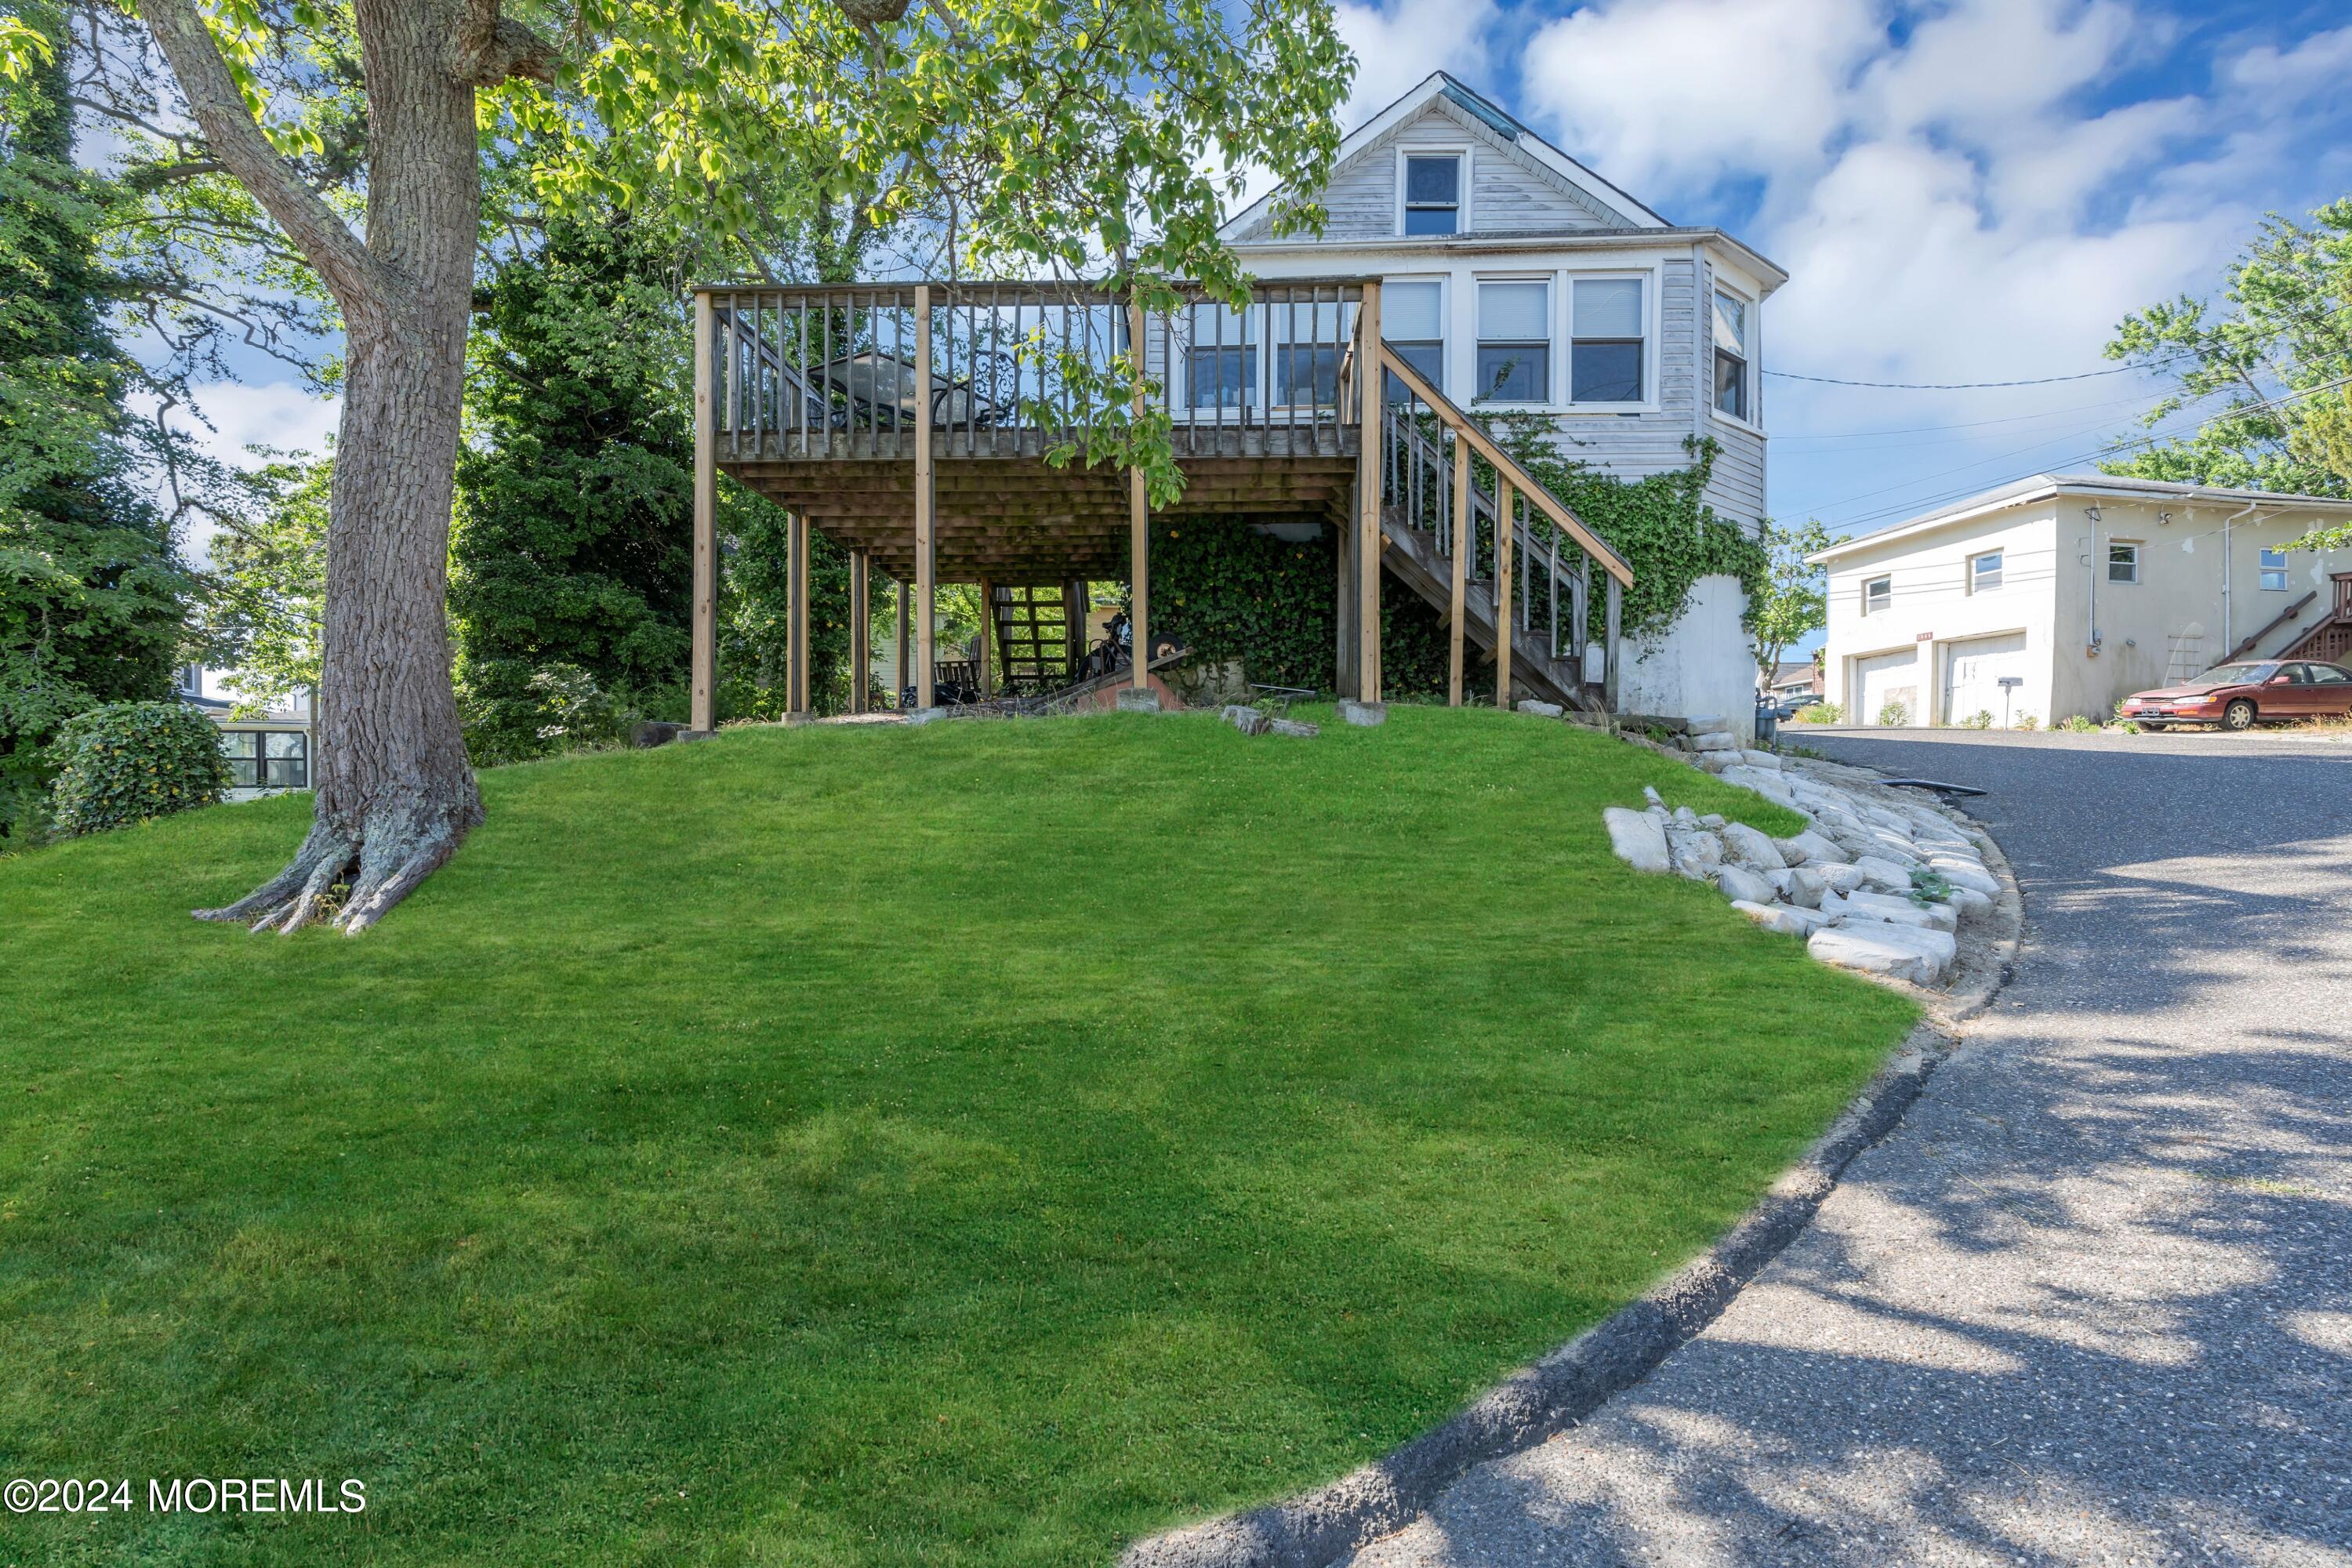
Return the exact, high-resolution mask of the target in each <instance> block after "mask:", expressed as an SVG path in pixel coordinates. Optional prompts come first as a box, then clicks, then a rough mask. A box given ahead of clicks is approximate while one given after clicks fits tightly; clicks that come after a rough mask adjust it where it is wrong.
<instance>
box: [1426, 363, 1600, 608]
mask: <svg viewBox="0 0 2352 1568" xmlns="http://www.w3.org/2000/svg"><path fill="white" fill-rule="evenodd" d="M1381 369H1383V370H1385V371H1387V372H1388V373H1389V374H1391V375H1393V376H1395V377H1396V378H1397V379H1398V380H1399V381H1401V382H1402V383H1404V384H1405V389H1406V390H1407V391H1409V392H1411V393H1412V395H1414V396H1416V397H1418V398H1420V399H1421V400H1422V401H1423V403H1426V404H1428V405H1429V406H1430V410H1431V411H1432V412H1433V413H1434V414H1435V415H1436V416H1438V418H1439V419H1440V420H1441V421H1442V422H1443V423H1444V425H1445V426H1446V427H1447V428H1448V429H1451V430H1452V431H1453V432H1454V435H1455V436H1456V437H1459V438H1461V439H1463V440H1465V441H1467V442H1469V443H1470V446H1471V448H1472V449H1473V450H1475V452H1476V453H1477V454H1478V455H1479V456H1480V457H1482V458H1486V461H1487V462H1489V463H1491V464H1493V465H1494V467H1495V469H1496V472H1498V473H1500V474H1501V475H1502V476H1503V477H1504V478H1505V479H1508V480H1510V481H1511V488H1512V489H1515V490H1517V491H1518V492H1519V493H1520V494H1522V495H1524V496H1526V497H1527V498H1528V502H1529V503H1530V504H1531V505H1533V506H1534V507H1535V508H1536V509H1537V510H1539V511H1541V512H1543V513H1544V515H1545V516H1547V517H1549V518H1550V519H1551V521H1552V525H1553V526H1554V527H1556V528H1558V529H1559V531H1561V532H1563V533H1566V534H1567V535H1568V536H1569V537H1570V539H1573V540H1575V541H1576V542H1577V543H1578V544H1580V545H1581V546H1582V547H1583V549H1584V552H1585V553H1586V554H1587V555H1590V556H1591V557H1592V558H1593V559H1594V560H1595V561H1598V562H1600V563H1601V570H1602V571H1604V572H1606V573H1608V574H1610V575H1611V576H1612V577H1614V578H1616V579H1617V581H1618V582H1620V583H1622V584H1624V585H1625V586H1627V587H1629V588H1630V587H1632V586H1633V567H1632V565H1631V564H1629V563H1627V562H1626V560H1625V558H1624V557H1623V556H1622V555H1620V554H1618V553H1617V552H1616V551H1615V550H1614V549H1612V547H1611V546H1610V544H1609V542H1608V541H1607V540H1604V539H1602V538H1601V536H1600V535H1599V534H1597V533H1595V532H1593V531H1591V529H1589V528H1587V527H1585V526H1584V520H1583V519H1582V518H1580V517H1578V516H1577V515H1576V513H1575V512H1573V511H1571V510H1569V508H1568V503H1567V502H1565V501H1563V500H1560V499H1559V497H1558V496H1555V495H1553V494H1552V493H1551V492H1550V491H1549V490H1548V489H1544V487H1543V484H1542V482H1541V481H1540V480H1538V479H1537V478H1536V477H1535V476H1534V475H1533V474H1530V473H1528V471H1527V469H1526V468H1522V467H1521V466H1520V464H1519V460H1518V459H1517V458H1514V457H1512V456H1511V455H1510V454H1509V453H1508V452H1506V451H1505V450H1503V448H1502V447H1500V446H1499V445H1498V444H1496V440H1495V438H1494V437H1491V436H1489V435H1487V434H1486V431H1485V430H1484V429H1483V428H1481V427H1480V426H1479V425H1478V423H1477V421H1475V419H1473V418H1471V416H1469V415H1468V414H1466V413H1465V412H1464V411H1463V410H1462V408H1461V406H1460V405H1457V404H1455V403H1454V400H1453V399H1452V398H1450V397H1448V396H1446V395H1445V394H1444V393H1442V392H1440V391H1438V390H1437V388H1435V387H1433V386H1432V385H1430V384H1429V382H1428V380H1427V379H1426V378H1425V377H1423V375H1422V374H1421V373H1420V372H1419V371H1417V370H1415V369H1413V368H1412V365H1411V364H1409V363H1406V362H1405V361H1404V360H1403V359H1402V358H1401V357H1400V356H1399V355H1398V353H1397V352H1396V351H1395V350H1394V349H1391V347H1389V345H1388V344H1387V343H1385V342H1383V343H1381ZM1474 488H1475V487H1474ZM1515 537H1516V536H1515Z"/></svg>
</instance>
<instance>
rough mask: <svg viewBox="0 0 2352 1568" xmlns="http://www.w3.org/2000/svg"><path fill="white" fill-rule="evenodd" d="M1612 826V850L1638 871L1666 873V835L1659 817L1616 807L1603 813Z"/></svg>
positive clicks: (1603, 818) (1619, 806) (1604, 819)
mask: <svg viewBox="0 0 2352 1568" xmlns="http://www.w3.org/2000/svg"><path fill="white" fill-rule="evenodd" d="M1601 821H1602V822H1604V823H1606V824H1607V825H1608V827H1609V847H1610V848H1612V849H1613V850H1615V851H1616V852H1617V858H1619V859H1620V860H1622V861H1624V862H1625V864H1627V865H1628V866H1631V867H1633V869H1635V870H1636V871H1666V870H1671V869H1672V866H1671V865H1670V864H1669V862H1668V861H1667V859H1666V836H1665V832H1664V829H1662V828H1660V827H1659V826H1658V824H1657V820H1656V818H1654V817H1653V816H1650V815H1649V814H1648V813H1646V812H1640V811H1630V810H1628V809H1626V808H1625V807H1624V806H1622V805H1612V806H1611V807H1609V808H1608V809H1607V810H1605V811H1603V812H1602V813H1601Z"/></svg>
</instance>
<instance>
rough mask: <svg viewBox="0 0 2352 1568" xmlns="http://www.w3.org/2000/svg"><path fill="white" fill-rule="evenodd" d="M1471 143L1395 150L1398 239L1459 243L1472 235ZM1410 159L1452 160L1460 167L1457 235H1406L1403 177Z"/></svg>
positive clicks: (1456, 204) (1455, 230)
mask: <svg viewBox="0 0 2352 1568" xmlns="http://www.w3.org/2000/svg"><path fill="white" fill-rule="evenodd" d="M1471 157H1472V152H1471V148H1470V144H1469V143H1468V142H1463V143H1461V144H1460V145H1458V146H1450V147H1399V148H1398V149H1397V150H1396V234H1397V237H1398V238H1399V239H1413V240H1425V239H1460V238H1462V237H1465V235H1467V234H1468V233H1469V232H1470V221H1471V220H1470V160H1471ZM1408 158H1452V159H1454V161H1455V163H1457V164H1458V165H1459V167H1460V182H1461V183H1460V184H1457V185H1456V186H1455V187H1454V196H1455V202H1454V232H1453V233H1452V234H1411V235H1409V234H1407V233H1405V231H1404V176H1405V160H1406V159H1408Z"/></svg>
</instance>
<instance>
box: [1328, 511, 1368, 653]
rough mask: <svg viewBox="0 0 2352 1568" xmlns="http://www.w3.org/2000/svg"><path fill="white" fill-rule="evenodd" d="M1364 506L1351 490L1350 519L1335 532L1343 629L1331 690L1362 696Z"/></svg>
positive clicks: (1338, 621) (1338, 617) (1337, 615)
mask: <svg viewBox="0 0 2352 1568" xmlns="http://www.w3.org/2000/svg"><path fill="white" fill-rule="evenodd" d="M1359 514H1360V508H1359V507H1358V506H1357V505H1356V492H1355V489H1354V488H1353V487H1352V486H1351V487H1349V490H1348V521H1347V522H1346V523H1345V524H1344V525H1342V526H1339V527H1337V528H1334V529H1332V531H1331V534H1332V543H1333V550H1332V555H1333V557H1334V561H1333V566H1332V574H1333V576H1334V577H1335V578H1336V579H1337V580H1338V583H1339V603H1338V605H1336V606H1335V609H1334V613H1333V616H1332V621H1333V623H1334V625H1335V626H1337V628H1338V630H1339V647H1336V648H1334V649H1333V650H1332V654H1331V671H1332V675H1331V689H1333V690H1334V691H1336V692H1338V693H1339V695H1340V696H1342V697H1351V698H1360V697H1361V696H1363V694H1364V689H1363V687H1362V686H1360V685H1359V684H1358V683H1357V680H1356V676H1357V673H1358V671H1357V668H1356V655H1357V652H1358V651H1359V643H1360V639H1359V638H1358V637H1357V636H1356V612H1357V611H1358V610H1359V609H1360V608H1361V607H1362V605H1363V595H1360V594H1359V593H1358V592H1357V591H1356V566H1357V563H1359V562H1360V560H1361V559H1362V554H1363V552H1361V551H1360V550H1358V549H1357V548H1356V521H1355V520H1356V518H1357V516H1358V515H1359Z"/></svg>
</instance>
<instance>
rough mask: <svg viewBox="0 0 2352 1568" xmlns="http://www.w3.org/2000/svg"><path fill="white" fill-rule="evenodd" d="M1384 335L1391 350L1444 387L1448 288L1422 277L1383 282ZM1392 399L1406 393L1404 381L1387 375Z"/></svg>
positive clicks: (1434, 382)
mask: <svg viewBox="0 0 2352 1568" xmlns="http://www.w3.org/2000/svg"><path fill="white" fill-rule="evenodd" d="M1381 337H1382V338H1383V339H1384V340H1386V342H1387V343H1388V346H1389V352H1391V353H1393V354H1395V355H1396V356H1397V358H1399V359H1401V360H1402V361H1404V363H1407V364H1409V365H1411V366H1412V368H1413V369H1415V370H1417V371H1419V372H1420V373H1421V378H1422V379H1423V381H1426V382H1427V383H1429V384H1430V385H1432V386H1433V387H1435V388H1437V390H1438V391H1440V392H1444V390H1445V289H1444V285H1443V284H1440V283H1435V282H1430V281H1425V280H1424V281H1420V282H1412V283H1384V284H1382V285H1381ZM1388 395H1389V399H1390V401H1391V402H1396V401H1399V400H1401V399H1402V397H1403V396H1404V383H1402V382H1401V381H1399V380H1398V379H1397V378H1396V377H1395V376H1393V375H1391V376H1390V377H1389V378H1388Z"/></svg>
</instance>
